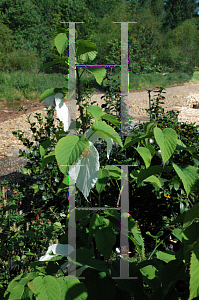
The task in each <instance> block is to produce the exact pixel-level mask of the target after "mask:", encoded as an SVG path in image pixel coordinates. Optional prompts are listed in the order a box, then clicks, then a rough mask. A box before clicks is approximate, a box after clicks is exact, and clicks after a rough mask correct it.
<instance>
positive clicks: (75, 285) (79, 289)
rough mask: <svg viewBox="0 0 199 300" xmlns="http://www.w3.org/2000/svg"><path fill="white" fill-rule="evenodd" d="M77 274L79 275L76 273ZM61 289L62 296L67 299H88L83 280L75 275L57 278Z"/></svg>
mask: <svg viewBox="0 0 199 300" xmlns="http://www.w3.org/2000/svg"><path fill="white" fill-rule="evenodd" d="M76 276H77V275H76ZM57 282H58V284H59V285H60V289H61V298H60V299H67V300H86V299H87V298H88V293H87V291H86V288H85V286H84V284H83V283H82V282H80V281H79V280H78V279H77V278H76V277H74V276H65V277H60V278H58V279H57Z"/></svg>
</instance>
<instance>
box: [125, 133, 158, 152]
mask: <svg viewBox="0 0 199 300" xmlns="http://www.w3.org/2000/svg"><path fill="white" fill-rule="evenodd" d="M152 136H153V133H146V134H142V135H140V136H137V137H136V138H135V137H134V136H127V137H126V139H125V143H124V146H123V148H122V150H125V149H126V148H128V147H130V146H132V145H134V144H136V143H138V142H140V141H143V140H145V139H146V138H151V137H152Z"/></svg>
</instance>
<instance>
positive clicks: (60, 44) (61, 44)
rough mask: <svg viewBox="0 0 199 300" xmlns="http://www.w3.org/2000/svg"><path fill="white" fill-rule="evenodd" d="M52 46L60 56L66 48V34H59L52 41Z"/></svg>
mask: <svg viewBox="0 0 199 300" xmlns="http://www.w3.org/2000/svg"><path fill="white" fill-rule="evenodd" d="M54 44H55V46H56V48H57V51H58V52H59V54H62V53H63V52H64V50H66V48H67V46H68V37H67V35H66V33H59V34H58V35H57V36H56V38H55V40H54Z"/></svg>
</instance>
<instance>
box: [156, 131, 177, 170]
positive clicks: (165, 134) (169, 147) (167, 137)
mask: <svg viewBox="0 0 199 300" xmlns="http://www.w3.org/2000/svg"><path fill="white" fill-rule="evenodd" d="M154 136H155V139H156V142H157V144H158V145H159V147H160V150H161V155H162V160H163V165H165V163H166V162H167V161H168V160H169V158H170V157H171V156H172V154H173V153H174V151H175V149H176V145H177V133H176V132H175V130H173V129H171V128H165V129H163V131H162V130H161V129H160V128H158V127H155V129H154Z"/></svg>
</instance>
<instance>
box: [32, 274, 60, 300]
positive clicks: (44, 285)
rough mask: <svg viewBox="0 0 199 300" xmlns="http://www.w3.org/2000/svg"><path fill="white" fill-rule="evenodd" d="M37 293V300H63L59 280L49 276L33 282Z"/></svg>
mask: <svg viewBox="0 0 199 300" xmlns="http://www.w3.org/2000/svg"><path fill="white" fill-rule="evenodd" d="M33 284H34V286H35V288H36V291H37V300H58V299H61V290H60V286H59V284H58V282H57V280H56V279H55V278H54V277H52V276H50V275H47V276H45V277H43V278H42V277H41V276H38V277H36V278H35V279H34V280H33Z"/></svg>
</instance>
